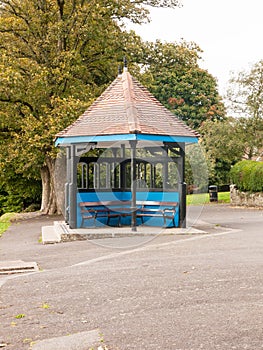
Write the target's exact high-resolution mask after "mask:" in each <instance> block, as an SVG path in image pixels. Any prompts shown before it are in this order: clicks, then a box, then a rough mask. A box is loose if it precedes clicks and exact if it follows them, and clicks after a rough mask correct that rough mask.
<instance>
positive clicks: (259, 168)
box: [230, 160, 263, 192]
mask: <svg viewBox="0 0 263 350" xmlns="http://www.w3.org/2000/svg"><path fill="white" fill-rule="evenodd" d="M230 178H231V181H232V183H233V184H235V185H236V186H237V188H238V189H239V190H241V191H248V192H263V162H256V161H252V160H242V161H241V162H238V163H236V164H235V165H234V166H233V167H232V169H231V171H230Z"/></svg>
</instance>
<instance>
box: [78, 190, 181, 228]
mask: <svg viewBox="0 0 263 350" xmlns="http://www.w3.org/2000/svg"><path fill="white" fill-rule="evenodd" d="M112 200H122V201H125V200H131V192H130V191H126V192H81V193H78V195H77V202H78V205H77V227H80V226H81V214H80V207H79V203H80V202H98V201H112ZM137 200H138V201H145V200H148V201H165V202H178V203H179V193H178V192H161V191H158V192H141V191H140V192H137ZM91 221H93V220H87V222H86V223H85V225H87V227H88V225H92V224H93V223H92V222H91ZM97 221H98V222H97V223H96V225H97V226H103V225H106V221H107V219H106V218H100V219H99V220H97ZM144 223H145V224H147V225H149V226H157V227H162V226H163V219H162V218H151V217H148V218H147V217H146V218H144ZM175 223H176V226H178V225H179V209H178V212H177V213H176V217H175ZM110 224H111V225H112V226H116V225H117V219H115V218H111V219H110ZM121 224H122V225H131V217H123V218H121ZM137 224H138V225H140V224H141V220H140V219H137ZM167 226H168V227H170V226H172V220H167Z"/></svg>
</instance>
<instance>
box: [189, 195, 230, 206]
mask: <svg viewBox="0 0 263 350" xmlns="http://www.w3.org/2000/svg"><path fill="white" fill-rule="evenodd" d="M209 202H210V200H209V193H196V194H188V195H187V199H186V203H187V205H190V204H193V205H200V204H206V203H209ZM218 203H230V192H218Z"/></svg>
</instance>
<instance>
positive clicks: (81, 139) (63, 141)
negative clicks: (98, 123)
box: [55, 134, 198, 146]
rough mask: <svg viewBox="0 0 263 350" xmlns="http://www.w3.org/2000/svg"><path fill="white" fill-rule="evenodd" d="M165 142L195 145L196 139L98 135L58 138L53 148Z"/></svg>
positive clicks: (162, 136)
mask: <svg viewBox="0 0 263 350" xmlns="http://www.w3.org/2000/svg"><path fill="white" fill-rule="evenodd" d="M132 140H139V141H140V140H142V141H143V140H145V141H159V142H160V141H165V142H185V143H197V142H198V138H197V137H189V136H176V135H144V134H123V135H99V136H71V137H58V138H57V139H56V141H55V146H63V145H64V146H66V145H70V144H76V143H89V142H107V141H132Z"/></svg>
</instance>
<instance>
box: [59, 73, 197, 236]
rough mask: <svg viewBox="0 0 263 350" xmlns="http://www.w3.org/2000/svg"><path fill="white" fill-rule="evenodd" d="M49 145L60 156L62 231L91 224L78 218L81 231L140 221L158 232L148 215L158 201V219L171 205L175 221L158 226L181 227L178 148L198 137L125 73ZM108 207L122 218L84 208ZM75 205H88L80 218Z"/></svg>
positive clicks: (181, 168) (183, 195)
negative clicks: (62, 150) (63, 174)
mask: <svg viewBox="0 0 263 350" xmlns="http://www.w3.org/2000/svg"><path fill="white" fill-rule="evenodd" d="M55 142H56V146H58V147H62V148H65V149H66V154H67V156H66V157H67V181H66V185H65V221H66V222H67V223H68V224H69V226H70V228H78V227H82V226H83V222H84V219H85V218H86V219H89V218H93V219H94V220H86V221H87V226H89V225H94V224H95V225H96V226H97V225H105V224H110V225H119V224H120V217H121V225H130V226H131V227H132V230H133V231H136V226H137V225H140V224H142V223H144V224H149V225H155V226H156V225H157V226H158V225H159V226H163V224H164V223H163V221H162V220H161V218H160V217H159V216H160V215H155V214H152V212H154V213H157V211H156V210H155V209H153V208H154V205H155V204H156V203H157V202H158V203H159V205H160V206H162V203H164V206H163V208H162V209H160V210H159V211H158V213H160V212H162V213H163V212H164V210H165V208H164V207H165V206H166V207H167V206H168V207H169V203H174V202H177V203H178V209H177V210H176V213H175V217H174V218H172V217H171V216H169V215H167V220H165V226H166V227H169V226H171V225H172V226H179V227H185V226H186V184H185V177H184V176H185V175H184V173H185V170H184V167H185V144H186V143H196V142H198V134H197V133H196V132H195V131H194V130H192V129H190V128H189V127H188V126H187V125H185V124H184V123H183V122H182V121H181V120H179V119H178V118H177V117H176V116H175V115H174V114H173V113H172V112H170V111H169V110H168V109H166V108H165V107H164V106H163V105H162V104H161V103H160V102H159V101H158V100H157V99H156V98H155V97H154V96H153V95H152V94H151V93H150V92H149V91H148V90H147V89H146V88H145V87H143V86H142V85H141V84H140V83H139V82H138V81H137V80H136V79H135V78H134V77H133V76H132V75H131V74H130V73H129V72H128V70H127V67H124V70H123V73H121V74H119V75H118V77H117V78H116V79H115V80H114V81H113V82H112V83H111V85H110V86H109V87H108V88H107V89H106V90H105V91H104V92H103V93H102V95H101V96H100V97H99V98H98V99H97V100H96V101H95V102H94V103H93V104H92V105H91V106H90V107H89V108H88V109H87V111H85V112H84V114H83V115H82V116H80V117H79V118H78V119H77V120H76V121H75V122H74V123H73V124H71V125H70V126H68V127H67V128H66V129H65V130H63V131H61V132H60V133H59V134H57V135H56V141H55ZM113 201H115V204H116V202H118V201H119V203H123V206H125V205H126V207H127V206H128V207H129V208H130V212H128V209H127V208H126V209H127V210H126V214H127V215H126V214H125V215H119V214H118V213H117V214H116V215H114V214H112V215H108V216H105V215H101V216H100V215H97V214H98V213H102V211H103V210H102V208H100V209H98V210H97V209H96V210H95V209H94V208H93V209H92V208H91V207H92V203H94V207H95V204H96V206H98V204H101V206H105V203H110V202H111V203H113ZM146 202H147V203H148V204H149V207H148V211H146V212H144V214H141V216H140V215H138V211H137V210H138V207H139V206H140V208H141V209H142V204H143V203H146ZM83 203H89V207H90V210H88V216H87V217H83V215H82V213H81V205H82V204H83ZM127 203H130V204H127ZM117 206H118V207H119V205H117ZM124 209H125V208H124ZM166 210H168V209H167V208H166ZM112 212H113V211H112V209H109V210H108V213H112ZM122 212H123V210H122ZM92 213H96V216H94V215H92ZM141 213H142V212H141ZM147 213H148V216H147ZM109 219H110V220H109ZM169 220H170V221H169ZM84 224H85V225H86V223H84Z"/></svg>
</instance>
